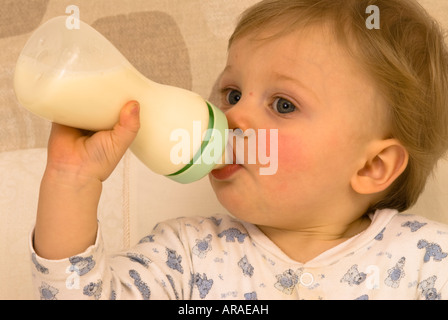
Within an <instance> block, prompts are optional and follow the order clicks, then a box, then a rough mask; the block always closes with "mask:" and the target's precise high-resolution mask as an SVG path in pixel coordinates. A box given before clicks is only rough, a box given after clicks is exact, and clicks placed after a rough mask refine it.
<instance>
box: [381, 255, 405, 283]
mask: <svg viewBox="0 0 448 320" xmlns="http://www.w3.org/2000/svg"><path fill="white" fill-rule="evenodd" d="M405 262H406V258H405V257H402V258H401V259H400V260H398V262H397V264H396V265H395V266H394V267H393V268H391V269H389V270H387V272H388V274H389V275H388V276H387V278H386V280H384V283H385V284H386V285H387V286H389V287H391V288H398V287H399V286H400V280H401V279H402V278H403V277H404V276H405V272H404V270H403V269H404V265H405Z"/></svg>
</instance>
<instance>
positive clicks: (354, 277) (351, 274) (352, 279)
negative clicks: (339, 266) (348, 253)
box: [341, 264, 367, 286]
mask: <svg viewBox="0 0 448 320" xmlns="http://www.w3.org/2000/svg"><path fill="white" fill-rule="evenodd" d="M366 277H367V275H366V274H365V273H364V272H359V271H358V265H357V264H354V265H353V266H351V268H350V269H349V270H348V271H347V273H346V274H345V275H344V276H343V277H342V279H341V282H348V284H349V285H350V286H353V285H354V284H356V285H360V284H361V283H362V282H363V281H364V280H366Z"/></svg>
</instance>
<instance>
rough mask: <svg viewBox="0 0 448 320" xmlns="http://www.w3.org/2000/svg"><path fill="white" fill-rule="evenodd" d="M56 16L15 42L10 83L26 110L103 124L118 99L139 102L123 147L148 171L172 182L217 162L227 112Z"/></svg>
mask: <svg viewBox="0 0 448 320" xmlns="http://www.w3.org/2000/svg"><path fill="white" fill-rule="evenodd" d="M66 19H67V17H65V16H62V17H57V18H53V19H51V20H49V21H48V22H46V23H45V24H43V25H42V26H41V27H39V28H38V29H37V30H36V31H35V32H34V33H33V34H32V36H31V38H30V39H29V40H28V42H27V43H26V45H25V47H24V48H23V50H22V52H21V54H20V56H19V59H18V61H17V65H16V68H15V73H14V90H15V93H16V96H17V99H18V100H19V102H20V103H21V104H22V105H23V106H24V107H25V108H27V109H28V110H29V111H31V112H33V113H35V114H37V115H39V116H41V117H43V118H46V119H48V120H50V121H52V122H56V123H60V124H63V125H67V126H71V127H75V128H79V129H85V130H92V131H99V130H108V129H111V128H112V127H113V126H114V124H115V123H116V122H117V121H118V118H119V113H120V110H121V108H122V107H123V106H124V104H125V103H126V102H128V101H130V100H137V101H138V102H139V103H140V131H139V133H138V135H137V137H136V138H135V141H134V142H133V144H132V146H131V151H132V152H133V153H134V154H135V155H136V156H137V157H138V158H139V159H140V160H141V161H142V162H143V163H144V164H145V165H146V166H147V167H149V168H150V169H151V170H152V171H154V172H156V173H158V174H161V175H165V176H167V177H169V178H170V179H172V180H175V181H178V182H180V183H190V182H193V181H196V180H198V179H200V178H202V177H204V176H205V175H207V174H208V173H209V172H210V171H211V170H212V169H214V168H215V167H216V166H219V163H221V162H222V158H223V154H224V150H225V145H226V143H227V135H226V133H227V130H226V129H227V119H226V117H225V116H224V114H223V113H222V112H221V111H220V110H219V109H217V108H216V107H215V106H213V105H212V104H211V103H210V102H207V101H205V100H204V99H203V98H201V97H200V96H199V95H197V94H195V93H193V92H191V91H188V90H184V89H181V88H176V87H172V86H166V85H162V84H159V83H156V82H154V81H151V80H149V79H147V78H146V77H144V76H143V75H142V74H141V73H140V72H139V71H138V70H136V69H135V68H134V67H133V66H132V65H131V64H130V62H129V61H128V60H127V59H126V58H125V57H124V56H123V55H122V54H121V53H120V52H119V51H118V50H117V49H116V48H115V47H114V46H113V45H112V44H111V43H110V42H109V41H108V40H107V39H106V38H104V37H103V36H102V35H101V34H100V33H99V32H97V31H96V30H95V29H93V28H92V27H90V26H89V25H87V24H86V23H83V22H80V27H79V28H78V29H70V28H67V27H66Z"/></svg>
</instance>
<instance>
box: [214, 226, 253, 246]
mask: <svg viewBox="0 0 448 320" xmlns="http://www.w3.org/2000/svg"><path fill="white" fill-rule="evenodd" d="M224 236H225V237H226V242H235V239H237V240H238V242H239V243H243V242H244V239H245V238H246V237H247V234H246V233H242V232H241V231H240V230H238V229H237V228H229V229H227V230H224V231H223V232H221V233H220V234H218V237H220V238H222V237H224Z"/></svg>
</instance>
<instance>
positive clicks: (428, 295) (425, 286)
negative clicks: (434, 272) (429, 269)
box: [418, 276, 442, 300]
mask: <svg viewBox="0 0 448 320" xmlns="http://www.w3.org/2000/svg"><path fill="white" fill-rule="evenodd" d="M436 280H437V276H432V277H429V278H428V279H426V280H423V281H422V282H420V283H419V284H418V288H419V289H420V290H421V291H422V292H421V295H422V297H424V298H425V299H426V300H440V299H441V298H442V295H441V294H440V293H437V289H436V288H434V285H435V283H436Z"/></svg>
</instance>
